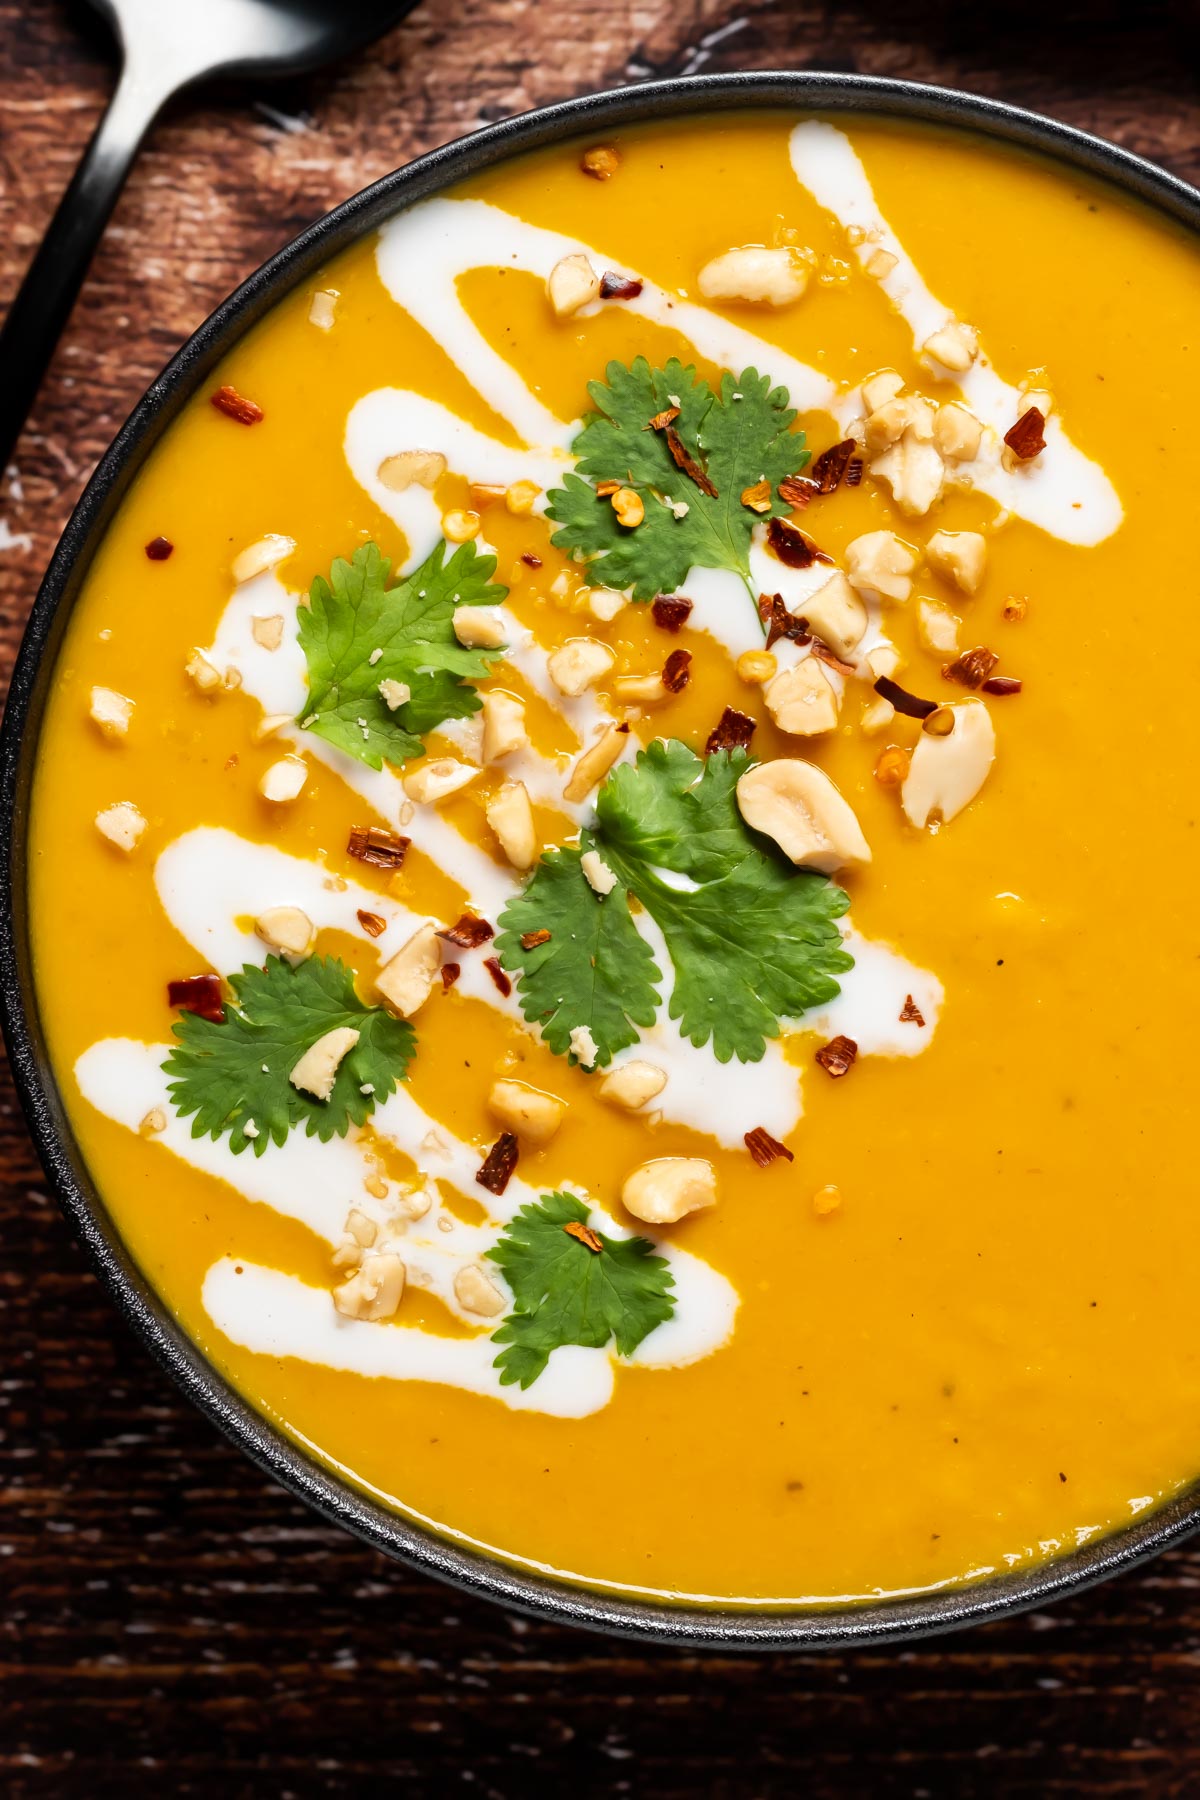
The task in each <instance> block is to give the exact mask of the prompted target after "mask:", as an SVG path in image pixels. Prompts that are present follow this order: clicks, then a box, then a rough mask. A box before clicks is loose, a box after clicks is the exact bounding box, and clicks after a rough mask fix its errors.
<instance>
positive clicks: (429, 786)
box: [403, 756, 479, 806]
mask: <svg viewBox="0 0 1200 1800" xmlns="http://www.w3.org/2000/svg"><path fill="white" fill-rule="evenodd" d="M478 773H479V770H478V769H476V768H474V767H473V766H472V765H471V764H470V763H465V762H459V760H458V758H457V757H455V756H433V757H426V758H424V759H423V760H422V761H421V762H419V763H418V764H417V766H416V768H415V769H410V770H409V772H408V774H407V775H405V776H404V779H403V787H404V791H405V793H406V794H407V795H408V797H409V799H410V800H415V801H417V803H418V804H419V805H421V806H432V805H433V804H434V802H435V801H438V800H444V799H445V798H446V796H447V795H448V794H457V793H458V791H459V789H460V788H465V787H466V786H467V784H468V783H469V782H472V781H474V779H475V777H476V776H477V775H478Z"/></svg>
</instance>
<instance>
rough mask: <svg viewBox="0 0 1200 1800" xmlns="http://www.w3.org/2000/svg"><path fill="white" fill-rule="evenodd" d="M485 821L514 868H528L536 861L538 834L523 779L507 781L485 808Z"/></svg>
mask: <svg viewBox="0 0 1200 1800" xmlns="http://www.w3.org/2000/svg"><path fill="white" fill-rule="evenodd" d="M484 812H485V813H486V814H487V822H488V824H489V825H490V826H491V828H492V830H493V831H494V832H495V834H496V836H497V837H498V838H499V840H500V848H501V849H502V850H503V852H504V854H505V856H507V858H508V860H509V862H510V863H511V864H512V866H513V868H514V869H531V868H532V867H533V865H534V863H535V862H536V861H537V854H538V837H537V830H536V828H535V826H534V823H533V807H532V806H531V805H530V802H529V790H528V788H527V787H526V786H525V783H524V782H523V781H506V782H505V783H504V785H503V787H502V788H500V790H499V791H498V792H497V793H495V794H493V795H492V798H491V799H490V800H489V801H488V803H487V805H486V806H485V807H484Z"/></svg>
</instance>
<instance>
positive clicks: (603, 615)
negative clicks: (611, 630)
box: [586, 587, 629, 625]
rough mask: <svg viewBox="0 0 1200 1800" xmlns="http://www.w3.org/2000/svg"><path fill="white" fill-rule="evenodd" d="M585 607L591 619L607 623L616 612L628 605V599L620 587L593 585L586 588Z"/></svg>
mask: <svg viewBox="0 0 1200 1800" xmlns="http://www.w3.org/2000/svg"><path fill="white" fill-rule="evenodd" d="M586 593H587V607H588V611H589V612H590V613H591V615H592V617H593V619H599V620H600V622H601V624H604V625H607V624H609V623H610V622H611V621H612V620H613V619H615V618H616V616H617V614H618V613H619V612H621V611H623V610H624V608H625V607H626V606H628V605H629V600H628V598H627V596H626V595H625V594H623V593H622V592H621V590H620V588H609V587H594V588H588V589H587V590H586Z"/></svg>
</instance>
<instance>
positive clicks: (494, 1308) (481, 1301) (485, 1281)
mask: <svg viewBox="0 0 1200 1800" xmlns="http://www.w3.org/2000/svg"><path fill="white" fill-rule="evenodd" d="M454 1298H455V1299H456V1300H457V1301H458V1304H459V1305H460V1306H461V1307H462V1309H463V1311H464V1312H469V1313H476V1314H478V1316H479V1317H480V1318H481V1319H496V1318H498V1317H499V1316H500V1314H501V1313H502V1312H503V1311H504V1308H505V1306H506V1305H507V1302H506V1300H505V1298H504V1295H503V1294H502V1293H501V1292H500V1289H499V1288H498V1287H497V1286H496V1284H495V1282H494V1281H493V1280H492V1279H491V1277H490V1275H487V1274H485V1273H484V1271H483V1270H482V1269H481V1268H480V1267H479V1266H478V1264H477V1263H468V1264H467V1265H466V1267H465V1268H462V1269H460V1270H459V1271H458V1273H457V1275H456V1276H455V1277H454Z"/></svg>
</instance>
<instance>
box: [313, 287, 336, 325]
mask: <svg viewBox="0 0 1200 1800" xmlns="http://www.w3.org/2000/svg"><path fill="white" fill-rule="evenodd" d="M340 298H341V296H340V295H339V293H338V291H337V289H336V288H318V289H317V290H316V292H315V293H314V295H313V297H312V299H311V300H310V301H309V303H308V322H309V324H310V325H315V326H316V327H317V329H318V331H330V330H332V328H333V320H334V311H335V308H336V306H337V303H338V300H339V299H340Z"/></svg>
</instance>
